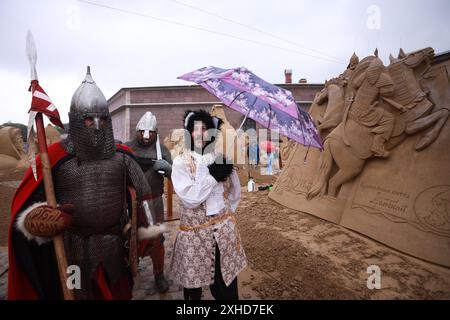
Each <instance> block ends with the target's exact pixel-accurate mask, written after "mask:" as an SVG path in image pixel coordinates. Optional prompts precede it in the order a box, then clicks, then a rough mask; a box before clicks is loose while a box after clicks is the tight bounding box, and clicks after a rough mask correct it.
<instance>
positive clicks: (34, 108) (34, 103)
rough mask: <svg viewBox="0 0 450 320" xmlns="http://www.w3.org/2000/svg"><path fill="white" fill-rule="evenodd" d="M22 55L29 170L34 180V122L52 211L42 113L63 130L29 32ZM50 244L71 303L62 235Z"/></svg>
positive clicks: (71, 294)
mask: <svg viewBox="0 0 450 320" xmlns="http://www.w3.org/2000/svg"><path fill="white" fill-rule="evenodd" d="M26 54H27V57H28V60H29V62H30V70H31V86H30V90H31V92H32V94H33V97H32V100H31V108H30V111H29V113H30V117H29V120H28V134H27V137H28V150H29V151H28V154H29V158H30V163H31V167H32V169H33V175H34V178H35V179H37V174H36V161H35V157H34V155H32V156H30V155H31V153H32V152H33V150H34V146H33V143H34V130H33V127H34V123H36V131H37V140H38V145H39V155H40V157H41V163H42V176H43V180H44V189H45V196H46V198H47V204H48V205H49V206H51V207H53V208H56V206H57V204H56V196H55V190H54V188H53V178H52V169H51V165H50V160H49V157H48V152H47V139H46V137H45V129H44V120H43V117H42V114H45V115H46V116H47V117H48V118H49V119H50V121H51V122H52V123H53V124H55V125H57V126H60V127H63V125H62V123H61V120H60V117H59V113H58V110H57V109H56V107H55V106H54V105H53V103H52V102H51V100H50V98H49V97H48V96H47V94H46V93H45V91H44V90H43V89H42V88H41V87H40V86H39V82H38V77H37V72H36V60H37V53H36V46H35V43H34V38H33V35H32V34H31V32H30V31H28V33H27V43H26ZM53 245H54V247H55V255H56V260H57V264H58V271H59V278H60V282H61V287H62V292H63V294H64V299H65V300H73V299H74V295H73V291H72V290H71V289H69V287H68V286H67V258H66V253H65V250H64V243H63V238H62V235H57V236H55V237H53Z"/></svg>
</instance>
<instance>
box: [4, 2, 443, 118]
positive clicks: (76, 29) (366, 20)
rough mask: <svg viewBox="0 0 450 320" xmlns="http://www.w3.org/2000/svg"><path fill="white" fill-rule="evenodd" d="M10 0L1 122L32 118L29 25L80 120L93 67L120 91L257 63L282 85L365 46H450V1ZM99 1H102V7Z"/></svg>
mask: <svg viewBox="0 0 450 320" xmlns="http://www.w3.org/2000/svg"><path fill="white" fill-rule="evenodd" d="M87 2H88V1H76V0H62V1H61V0H58V1H56V0H53V1H52V0H35V1H29V0H0V101H1V113H0V123H3V122H6V121H13V122H21V123H26V121H27V111H28V108H29V105H30V93H28V92H27V89H28V86H29V80H30V79H29V65H28V61H27V59H26V56H25V38H26V32H27V30H28V29H30V30H31V31H32V33H33V34H34V38H35V42H36V46H37V51H38V61H37V72H38V76H39V81H40V84H41V86H42V87H43V88H44V90H46V92H47V94H48V95H49V96H50V98H51V99H52V100H53V102H54V104H55V105H56V107H57V108H58V110H59V111H60V114H61V117H62V120H63V122H67V121H68V116H67V113H68V111H69V105H70V99H71V97H72V94H73V92H74V91H75V89H76V88H77V87H78V85H79V84H80V83H81V81H82V80H83V78H84V74H85V69H86V65H90V66H91V69H92V76H93V78H94V80H95V81H96V82H97V84H98V85H99V87H100V88H101V89H102V91H103V93H104V94H105V96H106V98H110V97H111V96H112V95H113V94H114V93H115V92H117V91H118V90H119V89H120V88H122V87H135V86H159V85H183V84H188V83H187V82H184V81H182V80H177V79H176V78H177V77H178V76H180V75H182V74H184V73H187V72H190V71H192V70H194V69H197V68H201V67H204V66H208V65H214V66H218V67H222V68H232V67H239V66H245V67H247V68H248V69H250V70H252V71H253V72H254V73H256V74H257V75H259V76H260V77H262V78H264V79H266V80H267V81H269V82H272V83H282V82H283V81H284V74H283V72H284V69H287V68H288V69H292V70H293V80H294V81H295V82H297V81H298V80H299V79H300V78H306V79H307V80H308V82H310V83H322V82H324V80H326V79H329V78H331V77H334V76H337V75H338V74H339V73H341V72H342V71H343V70H344V69H345V67H346V65H347V62H348V59H349V57H350V56H351V54H352V53H353V52H354V51H355V52H356V53H357V54H358V55H359V56H360V58H362V57H364V56H366V55H368V54H371V53H372V52H373V51H374V49H375V47H378V49H379V53H380V57H381V58H382V59H383V61H384V62H385V64H387V63H388V56H389V53H391V52H392V53H393V54H394V55H397V53H398V49H399V47H400V46H401V47H403V48H404V50H405V51H406V52H408V51H413V50H416V49H420V48H424V47H427V46H431V47H433V48H434V49H435V51H436V52H443V51H447V50H449V49H450V41H449V30H450V19H448V14H449V12H450V1H448V0H428V1H412V0H408V1H393V0H385V1H384V0H383V1H374V0H371V1H360V0H358V1H356V0H354V1H344V0H341V1H325V0H304V1H301V0H277V1H268V0H227V1H219V0H146V1H119V0H117V1H105V0H92V1H89V2H90V3H87ZM95 4H100V5H101V6H99V5H95Z"/></svg>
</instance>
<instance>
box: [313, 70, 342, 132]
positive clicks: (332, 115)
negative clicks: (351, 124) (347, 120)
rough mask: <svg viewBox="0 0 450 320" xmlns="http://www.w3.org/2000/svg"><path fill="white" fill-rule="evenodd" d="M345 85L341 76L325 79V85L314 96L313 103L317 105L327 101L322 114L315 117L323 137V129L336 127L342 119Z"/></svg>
mask: <svg viewBox="0 0 450 320" xmlns="http://www.w3.org/2000/svg"><path fill="white" fill-rule="evenodd" d="M345 85H346V82H345V80H344V79H342V78H333V79H330V80H329V81H325V87H324V88H323V89H322V90H321V91H320V92H319V93H318V94H317V95H316V97H315V98H314V103H315V104H317V105H319V106H320V105H323V104H324V103H325V101H328V104H327V107H326V110H325V113H324V115H323V116H322V117H320V118H319V119H317V122H316V124H317V129H318V131H319V134H320V135H321V136H322V137H324V136H323V132H324V131H326V130H332V129H334V128H336V127H337V126H338V124H339V123H340V122H341V121H342V116H343V114H344V96H345V91H344V87H345Z"/></svg>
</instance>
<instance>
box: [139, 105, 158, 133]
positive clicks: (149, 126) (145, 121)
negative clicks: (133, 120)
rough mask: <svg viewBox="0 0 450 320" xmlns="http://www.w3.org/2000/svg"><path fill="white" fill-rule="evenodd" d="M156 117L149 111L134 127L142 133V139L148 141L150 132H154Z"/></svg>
mask: <svg viewBox="0 0 450 320" xmlns="http://www.w3.org/2000/svg"><path fill="white" fill-rule="evenodd" d="M156 125H157V124H156V117H155V116H154V114H153V113H151V112H150V111H147V112H146V113H145V114H144V115H143V116H142V117H141V119H139V122H138V123H137V125H136V131H144V135H143V137H144V138H145V139H148V138H149V136H150V131H156V128H157V126H156Z"/></svg>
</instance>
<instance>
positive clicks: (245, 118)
mask: <svg viewBox="0 0 450 320" xmlns="http://www.w3.org/2000/svg"><path fill="white" fill-rule="evenodd" d="M249 113H250V109H248V111H247V114H246V115H245V117H244V120H242V122H241V125H240V126H239V129H237V131H238V132H239V131H241V129H242V126H243V125H244V123H245V120H247V117H248V114H249Z"/></svg>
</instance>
